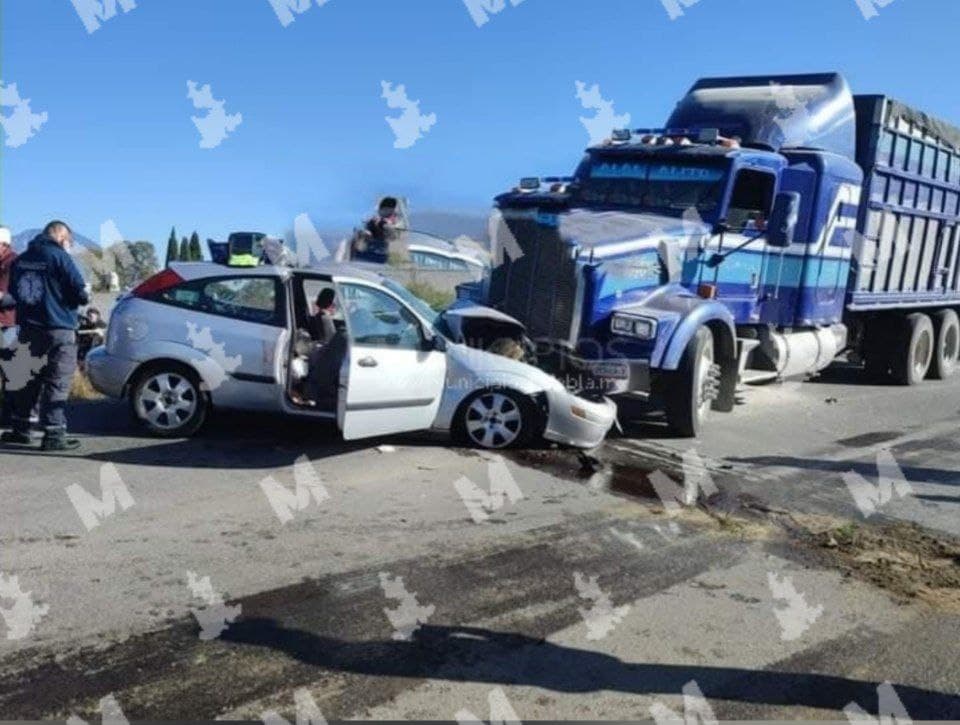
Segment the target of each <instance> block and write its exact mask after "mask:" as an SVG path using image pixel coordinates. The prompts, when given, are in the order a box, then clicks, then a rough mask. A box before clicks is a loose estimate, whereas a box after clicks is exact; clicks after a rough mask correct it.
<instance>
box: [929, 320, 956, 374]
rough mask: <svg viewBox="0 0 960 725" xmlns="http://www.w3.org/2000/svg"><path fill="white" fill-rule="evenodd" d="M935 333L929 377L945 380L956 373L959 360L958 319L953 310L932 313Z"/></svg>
mask: <svg viewBox="0 0 960 725" xmlns="http://www.w3.org/2000/svg"><path fill="white" fill-rule="evenodd" d="M932 317H933V327H934V330H935V331H936V347H935V349H934V351H933V361H932V362H931V364H930V377H931V378H933V379H934V380H946V379H947V378H949V377H950V376H951V375H953V374H954V373H955V372H956V371H957V359H958V358H960V318H958V317H957V313H956V312H954V311H953V310H949V309H947V310H938V311H937V312H935V313H933V315H932Z"/></svg>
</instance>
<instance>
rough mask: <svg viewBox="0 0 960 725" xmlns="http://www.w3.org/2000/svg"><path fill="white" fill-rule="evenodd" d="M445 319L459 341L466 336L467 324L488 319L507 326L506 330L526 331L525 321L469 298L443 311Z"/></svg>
mask: <svg viewBox="0 0 960 725" xmlns="http://www.w3.org/2000/svg"><path fill="white" fill-rule="evenodd" d="M443 319H444V321H445V322H446V323H447V327H449V328H450V332H451V333H453V339H454V340H456V341H457V342H460V341H462V340H463V339H464V338H465V337H466V331H465V326H466V325H468V324H469V323H470V322H475V321H480V320H482V321H486V322H494V323H496V324H497V325H498V327H499V326H503V327H504V328H505V332H507V333H509V332H517V333H520V334H523V333H524V332H525V331H526V327H524V325H523V323H522V322H520V321H519V320H517V319H516V318H514V317H511V316H510V315H508V314H505V313H503V312H500V311H499V310H495V309H493V308H492V307H485V306H484V305H478V304H475V303H473V302H471V301H469V300H458V301H457V302H456V303H454V305H453V306H452V307H450V308H448V309H446V310H445V311H444V313H443Z"/></svg>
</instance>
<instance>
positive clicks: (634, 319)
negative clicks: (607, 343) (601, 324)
mask: <svg viewBox="0 0 960 725" xmlns="http://www.w3.org/2000/svg"><path fill="white" fill-rule="evenodd" d="M610 331H611V332H613V333H614V334H615V335H627V336H629V337H638V338H640V339H641V340H652V339H653V338H654V337H656V336H657V321H656V320H654V319H652V318H650V317H640V316H639V315H623V314H615V315H614V316H613V317H612V318H611V319H610Z"/></svg>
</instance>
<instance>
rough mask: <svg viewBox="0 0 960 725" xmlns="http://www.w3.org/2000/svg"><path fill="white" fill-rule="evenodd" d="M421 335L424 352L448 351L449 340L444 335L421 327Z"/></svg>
mask: <svg viewBox="0 0 960 725" xmlns="http://www.w3.org/2000/svg"><path fill="white" fill-rule="evenodd" d="M420 337H421V338H422V340H423V351H424V352H433V351H436V352H446V350H447V341H446V340H445V339H444V337H443V335H441V334H439V333H437V332H433V331H432V330H427V329H425V328H422V327H421V328H420Z"/></svg>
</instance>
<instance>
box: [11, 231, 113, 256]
mask: <svg viewBox="0 0 960 725" xmlns="http://www.w3.org/2000/svg"><path fill="white" fill-rule="evenodd" d="M42 231H43V230H42V229H24V230H23V231H22V232H20V233H19V234H14V235H13V244H12V245H11V246H13V251H15V252H17V253H18V254H19V253H21V252H23V251H25V250H26V248H27V245H28V244H30V242H31V241H33V238H34V237H35V236H37V235H38V234H39V233H40V232H42ZM84 250H87V251H91V252H99V251H100V245H99V244H97V243H96V242H95V241H93V240H92V239H89V238H88V237H85V236H83V235H82V234H79V233H77V232H74V233H73V253H74V254H76V253H78V252H82V251H84Z"/></svg>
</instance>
